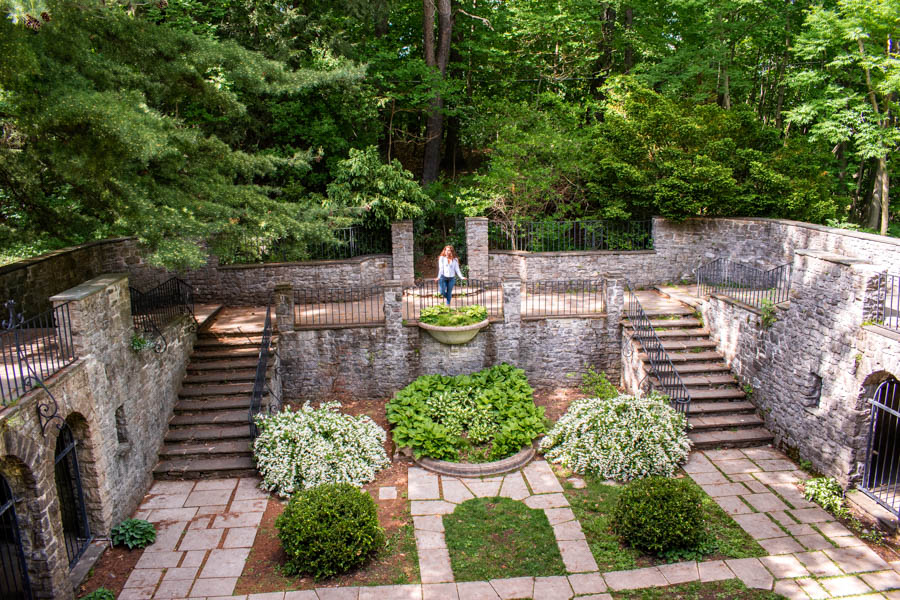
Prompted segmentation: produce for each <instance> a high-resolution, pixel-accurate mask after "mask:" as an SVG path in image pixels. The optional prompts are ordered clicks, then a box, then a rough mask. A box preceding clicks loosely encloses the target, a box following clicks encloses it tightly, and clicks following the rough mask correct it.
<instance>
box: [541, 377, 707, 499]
mask: <svg viewBox="0 0 900 600" xmlns="http://www.w3.org/2000/svg"><path fill="white" fill-rule="evenodd" d="M685 429H686V420H685V417H684V415H683V414H682V413H679V412H677V411H676V410H674V409H673V408H672V407H670V406H669V405H668V404H667V402H666V399H665V398H664V397H660V396H656V395H652V396H647V397H643V398H634V397H632V396H617V397H615V398H609V399H600V398H585V399H582V400H576V401H575V402H573V403H572V405H571V406H569V409H568V410H567V411H566V412H565V414H564V415H563V416H562V417H560V418H559V420H558V421H557V422H556V424H555V425H554V426H553V427H552V428H551V429H550V431H549V432H547V435H546V436H545V437H544V439H542V440H541V451H542V452H543V453H544V456H546V457H547V460H549V461H551V462H554V463H559V464H561V465H564V466H566V467H568V468H570V469H572V470H573V471H575V472H576V473H582V474H590V475H595V476H597V477H601V478H603V479H615V480H617V481H630V480H632V479H641V478H644V477H650V476H653V475H661V476H664V477H672V476H673V475H674V474H675V471H676V470H677V469H678V466H679V465H681V464H682V463H683V462H684V461H686V460H687V457H688V454H689V453H690V449H691V445H690V441H689V440H688V437H687V434H686V433H685Z"/></svg>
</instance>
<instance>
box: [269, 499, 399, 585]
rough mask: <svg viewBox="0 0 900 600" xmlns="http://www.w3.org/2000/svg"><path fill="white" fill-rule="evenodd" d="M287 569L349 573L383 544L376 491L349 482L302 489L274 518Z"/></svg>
mask: <svg viewBox="0 0 900 600" xmlns="http://www.w3.org/2000/svg"><path fill="white" fill-rule="evenodd" d="M275 526H276V527H277V528H278V537H279V538H280V539H281V543H282V544H283V545H284V551H285V554H287V557H288V560H287V562H286V564H285V565H284V572H285V573H287V574H288V575H291V574H298V573H308V574H310V575H312V576H313V577H315V578H316V579H322V578H325V577H331V576H334V575H339V574H341V573H346V572H347V571H349V570H351V569H353V568H354V567H358V566H359V565H361V564H363V563H364V562H366V560H368V559H369V557H371V556H372V555H373V554H374V553H376V552H377V551H378V550H380V549H381V548H382V547H383V546H384V542H385V538H384V531H383V530H382V529H381V527H380V526H379V525H378V509H377V507H376V506H375V501H374V500H373V499H372V496H370V495H369V494H367V493H366V492H364V491H362V490H360V489H358V488H356V487H353V486H352V485H350V484H348V483H338V484H323V485H320V486H317V487H314V488H312V489H309V490H303V491H301V492H298V493H297V494H295V495H294V497H293V498H291V501H290V502H289V503H288V505H287V506H286V507H285V509H284V512H283V513H281V516H279V517H278V519H277V520H276V521H275Z"/></svg>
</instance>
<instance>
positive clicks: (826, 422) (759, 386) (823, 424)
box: [702, 249, 900, 484]
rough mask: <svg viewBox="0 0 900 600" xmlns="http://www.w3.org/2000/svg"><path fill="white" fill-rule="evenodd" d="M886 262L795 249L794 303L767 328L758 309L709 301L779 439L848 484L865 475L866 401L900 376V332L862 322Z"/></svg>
mask: <svg viewBox="0 0 900 600" xmlns="http://www.w3.org/2000/svg"><path fill="white" fill-rule="evenodd" d="M886 266H887V265H885V264H883V263H882V264H875V265H873V264H871V263H869V262H867V261H860V260H855V259H851V258H848V257H846V256H841V255H837V254H834V253H829V252H823V251H819V250H805V249H803V250H797V251H796V252H795V253H794V259H793V280H792V291H791V300H790V303H788V304H783V305H780V306H779V308H778V309H776V314H777V321H776V322H775V323H774V325H772V326H771V327H770V328H769V329H765V328H764V327H763V326H762V324H761V320H760V313H759V311H756V310H753V309H750V308H749V307H746V306H744V305H741V304H738V303H736V302H734V301H732V300H730V299H727V298H724V297H712V298H710V299H709V301H708V302H705V303H703V304H702V312H703V316H704V321H705V324H706V326H707V327H709V329H710V331H711V334H712V336H713V338H714V339H715V340H716V341H717V342H718V350H719V351H720V352H722V353H723V354H724V355H725V358H726V360H727V361H728V363H729V365H730V366H731V368H732V370H733V371H734V372H735V374H736V375H737V376H738V378H739V379H740V381H741V383H744V384H749V385H751V386H752V387H753V395H752V397H751V401H752V402H753V403H754V404H755V405H756V406H757V407H758V409H759V412H760V414H761V415H762V416H763V417H764V418H765V421H766V427H767V428H768V429H769V430H770V431H772V432H773V433H774V434H776V441H777V442H778V443H780V444H783V445H784V446H787V447H790V448H795V449H797V450H798V451H799V454H800V456H802V457H803V458H806V459H808V460H810V461H811V462H812V463H813V466H814V467H815V468H816V469H817V470H819V471H821V472H823V473H826V474H829V475H832V476H835V477H837V478H838V479H839V480H840V481H841V482H842V483H844V484H848V483H855V482H858V480H859V478H860V477H861V475H862V468H863V461H864V460H865V458H866V457H865V451H866V436H867V435H868V426H869V416H870V414H871V411H870V407H869V405H868V404H867V402H866V399H867V398H869V397H871V395H872V392H873V391H874V387H875V386H876V385H877V384H878V383H880V382H881V381H884V380H885V379H886V378H887V377H888V376H889V374H892V375H893V376H895V377H900V335H897V334H896V333H891V332H890V331H888V330H886V329H883V328H881V327H874V326H867V327H863V326H862V324H863V323H864V322H866V320H867V319H871V316H872V315H871V307H872V300H873V296H874V295H876V294H877V280H878V273H879V272H881V271H883V270H884V268H886Z"/></svg>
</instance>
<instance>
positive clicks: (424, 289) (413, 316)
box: [403, 279, 503, 321]
mask: <svg viewBox="0 0 900 600" xmlns="http://www.w3.org/2000/svg"><path fill="white" fill-rule="evenodd" d="M451 292H452V293H451V297H450V306H454V307H462V306H475V305H479V306H483V307H484V308H485V309H487V313H488V318H489V319H496V318H500V317H502V316H503V286H502V285H501V283H500V282H499V281H495V280H486V279H465V280H461V281H460V280H457V281H456V283H455V284H454V286H453V289H452V290H451ZM446 303H447V300H446V299H445V298H444V296H442V295H441V293H440V289H439V287H438V282H437V281H435V280H434V279H423V280H421V281H417V282H416V283H415V285H414V286H413V287H410V288H407V289H406V290H405V291H404V293H403V319H404V320H406V321H418V320H419V315H420V314H421V313H422V309H425V308H428V307H430V306H436V305H438V304H446Z"/></svg>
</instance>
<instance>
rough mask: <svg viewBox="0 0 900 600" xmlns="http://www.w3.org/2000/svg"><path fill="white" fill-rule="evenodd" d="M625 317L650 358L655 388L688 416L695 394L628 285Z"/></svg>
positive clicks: (642, 348)
mask: <svg viewBox="0 0 900 600" xmlns="http://www.w3.org/2000/svg"><path fill="white" fill-rule="evenodd" d="M625 315H626V316H627V317H628V320H629V321H630V322H631V326H632V328H633V330H634V339H636V340H637V341H638V343H639V344H640V346H641V350H643V351H644V354H646V355H647V359H648V361H649V363H650V374H651V376H652V377H653V378H655V379H656V384H655V386H654V387H656V389H657V391H658V392H660V393H662V394H665V395H666V396H668V397H669V399H670V400H671V403H672V407H673V408H675V410H677V411H679V412H683V413H685V414H687V413H688V411H689V410H690V407H691V395H690V393H689V392H688V389H687V387H686V386H685V385H684V382H683V381H682V380H681V375H679V374H678V371H677V370H676V369H675V366H674V365H673V364H672V359H671V358H669V353H668V352H666V349H665V348H664V347H663V344H662V342H661V341H660V339H659V337H658V336H657V335H656V330H655V329H653V325H652V324H651V323H650V317H648V316H647V313H645V312H644V307H643V306H641V302H640V300H638V297H637V294H635V293H634V290H633V289H631V285H630V284H628V283H626V284H625Z"/></svg>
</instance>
